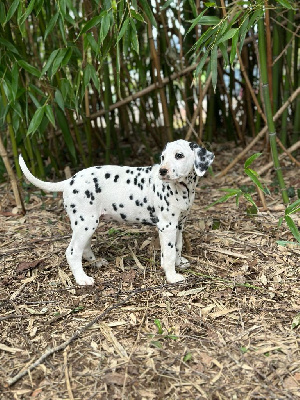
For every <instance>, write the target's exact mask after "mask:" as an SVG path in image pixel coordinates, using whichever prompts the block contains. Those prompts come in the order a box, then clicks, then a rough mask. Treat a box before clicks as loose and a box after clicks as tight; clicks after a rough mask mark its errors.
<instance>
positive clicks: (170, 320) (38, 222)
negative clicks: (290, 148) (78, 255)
mask: <svg viewBox="0 0 300 400" xmlns="http://www.w3.org/2000/svg"><path fill="white" fill-rule="evenodd" d="M235 152H238V149H236V150H235ZM232 158H233V154H232V149H230V148H229V147H225V146H224V148H223V149H219V157H217V158H216V163H215V166H214V171H215V172H216V171H221V170H222V168H224V166H226V165H227V164H228V162H229V161H230V159H232ZM259 162H261V163H262V164H263V163H265V162H266V160H265V159H263V158H262V159H261V160H260V161H259ZM256 165H257V163H256ZM283 165H284V167H285V179H286V181H287V183H288V185H289V186H294V187H296V186H297V185H298V187H299V178H298V182H297V180H295V179H296V178H295V171H294V169H293V166H292V165H291V164H290V162H289V161H286V162H284V163H283ZM238 170H240V171H242V168H241V166H240V167H236V168H235V169H234V171H232V172H230V173H229V174H228V175H227V176H226V177H225V178H222V179H221V180H220V179H219V180H218V179H217V178H215V179H214V178H212V177H210V176H207V177H205V178H204V179H202V181H201V182H200V184H199V190H198V196H197V200H196V202H195V205H194V207H193V210H192V212H191V215H190V218H189V223H188V224H187V227H186V240H185V251H184V255H185V256H186V257H187V258H189V260H190V261H191V267H190V268H189V269H188V270H187V271H186V272H185V275H186V277H187V279H186V282H185V283H182V284H177V285H168V284H166V283H165V276H164V273H163V271H162V270H161V268H160V265H159V247H158V245H157V240H155V238H156V232H155V230H154V229H151V228H145V227H140V226H129V225H113V224H106V223H101V224H100V226H99V228H98V230H97V232H96V235H95V238H94V241H93V248H94V250H95V253H96V255H97V256H98V257H99V258H100V257H105V258H106V259H107V260H108V261H109V266H107V267H102V268H100V269H97V268H96V267H95V266H88V265H87V264H85V268H86V269H87V270H89V274H91V275H92V276H93V277H94V278H95V281H96V285H95V286H94V287H86V288H82V287H78V286H76V285H74V279H73V277H72V274H71V273H70V271H69V269H68V266H67V263H66V259H65V255H64V252H65V249H66V247H67V243H68V241H69V238H70V233H71V232H70V226H69V222H68V219H67V217H66V215H65V213H64V211H63V207H62V201H61V198H60V197H59V198H56V199H54V198H53V196H52V195H47V196H43V197H41V196H40V195H39V193H38V192H35V189H33V188H32V189H30V193H31V196H30V201H29V203H28V204H27V214H26V215H25V216H21V217H20V216H15V215H12V214H11V213H10V212H8V213H7V212H4V211H9V210H11V209H12V207H13V197H12V193H11V190H10V187H9V186H8V185H2V186H1V189H0V190H1V198H2V200H1V207H2V215H1V216H0V237H1V242H0V260H1V267H0V268H1V277H0V279H1V282H0V300H1V314H0V398H1V399H5V400H6V399H73V398H74V399H145V400H148V399H151V400H152V399H153V400H154V399H155V400H156V399H213V400H216V399H295V398H300V350H299V345H300V337H299V332H300V330H299V329H300V328H299V327H295V328H294V329H292V322H293V320H294V322H295V321H296V320H295V317H297V315H298V314H299V313H300V302H299V294H300V279H299V278H300V275H299V265H300V263H299V255H300V247H299V246H297V245H288V246H286V247H283V246H279V245H278V244H277V243H276V240H279V239H281V240H294V239H293V237H292V235H291V233H290V231H289V230H288V228H287V226H286V225H285V223H284V224H283V225H282V226H281V227H278V219H279V218H280V217H281V216H282V215H283V213H284V208H283V207H282V206H281V199H280V197H279V195H278V194H276V193H275V192H272V197H268V198H267V204H268V206H269V210H268V211H262V210H261V208H260V211H259V214H258V215H257V216H249V215H247V213H246V207H247V206H248V205H247V203H246V201H245V200H243V199H241V202H240V203H241V204H240V206H239V208H237V207H236V206H235V201H234V200H230V201H228V202H226V203H222V204H217V205H215V206H214V207H212V208H210V209H208V210H206V209H205V207H206V206H207V205H208V204H209V203H211V202H212V201H214V200H216V199H218V198H219V197H220V196H221V195H223V194H224V193H223V192H220V191H219V189H220V188H224V187H227V188H228V187H233V185H234V184H236V183H237V182H238V181H239V180H241V179H242V178H243V177H244V176H242V172H238ZM273 178H274V176H273V172H270V171H269V173H268V174H267V175H266V176H265V181H266V182H267V184H268V185H270V186H272V185H271V181H272V179H273ZM253 197H254V199H255V200H256V201H257V203H258V204H259V201H258V197H257V195H256V194H254V196H253ZM293 200H296V198H295V197H294V198H293ZM293 200H292V201H293ZM295 221H296V223H299V217H298V219H297V216H295ZM213 228H217V229H213ZM296 322H297V321H296ZM298 322H300V321H298ZM88 324H89V326H87V325H88ZM79 330H81V331H80V332H78V331H79ZM76 332H78V333H77V334H76ZM74 335H75V336H74ZM73 336H74V338H73V340H72V341H71V342H70V343H69V345H68V346H67V347H65V346H62V348H60V349H56V350H55V351H54V352H53V353H52V354H50V355H48V353H47V352H48V351H49V349H52V348H55V347H56V346H59V345H61V344H63V343H64V342H66V341H67V340H68V339H70V338H72V337H73ZM64 347H65V348H64ZM43 354H44V355H45V357H44V359H43V360H41V362H40V363H39V364H38V365H36V366H35V367H34V368H32V369H31V371H29V372H28V371H27V372H26V373H25V375H24V376H23V377H22V378H20V379H19V380H18V381H17V382H16V383H15V384H13V385H11V386H9V385H8V382H9V380H10V379H11V378H13V377H14V376H15V375H16V374H18V373H19V372H20V371H22V370H24V371H26V370H28V368H29V366H31V364H33V363H34V362H36V361H37V360H39V358H40V357H41V356H42V355H43Z"/></svg>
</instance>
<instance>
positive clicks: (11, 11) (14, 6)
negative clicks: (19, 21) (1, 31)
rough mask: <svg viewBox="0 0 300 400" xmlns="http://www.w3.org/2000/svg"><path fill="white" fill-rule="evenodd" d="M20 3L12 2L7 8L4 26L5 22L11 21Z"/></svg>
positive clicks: (15, 0)
mask: <svg viewBox="0 0 300 400" xmlns="http://www.w3.org/2000/svg"><path fill="white" fill-rule="evenodd" d="M20 3H21V1H20V0H14V1H13V2H12V4H11V6H10V7H9V9H8V11H7V15H6V18H5V21H4V25H5V24H7V22H8V21H9V20H10V19H11V17H12V16H13V15H14V13H15V12H16V9H17V8H18V5H19V4H20Z"/></svg>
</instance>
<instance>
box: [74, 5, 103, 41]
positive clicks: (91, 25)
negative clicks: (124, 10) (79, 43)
mask: <svg viewBox="0 0 300 400" xmlns="http://www.w3.org/2000/svg"><path fill="white" fill-rule="evenodd" d="M106 13H107V11H106V10H105V11H102V13H101V14H100V15H97V16H96V17H93V18H91V19H90V20H89V21H88V22H87V23H86V24H85V25H84V26H83V27H82V28H81V31H80V32H79V34H78V36H77V39H78V38H79V37H80V36H81V35H82V34H83V33H85V32H87V31H89V30H90V29H92V28H94V27H96V26H97V25H99V24H100V22H101V21H102V18H103V15H104V14H106ZM77 39H76V40H77Z"/></svg>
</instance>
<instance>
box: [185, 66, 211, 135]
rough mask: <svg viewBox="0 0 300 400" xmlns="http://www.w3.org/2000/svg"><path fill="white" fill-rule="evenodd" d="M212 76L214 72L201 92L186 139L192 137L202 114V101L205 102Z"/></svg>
mask: <svg viewBox="0 0 300 400" xmlns="http://www.w3.org/2000/svg"><path fill="white" fill-rule="evenodd" d="M211 78H212V73H210V74H209V76H208V78H207V80H206V82H205V86H204V88H203V90H202V91H201V92H200V96H199V101H198V105H197V108H196V110H195V111H194V115H193V118H192V121H191V123H190V127H189V129H188V131H187V134H186V136H185V140H189V139H190V137H191V135H192V132H193V129H194V126H195V123H196V119H197V117H198V115H199V114H202V102H203V99H204V97H205V96H206V93H207V92H208V89H209V86H210V83H211Z"/></svg>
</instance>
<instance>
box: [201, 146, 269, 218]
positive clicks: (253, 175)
mask: <svg viewBox="0 0 300 400" xmlns="http://www.w3.org/2000/svg"><path fill="white" fill-rule="evenodd" d="M261 154H262V153H255V154H253V155H252V156H251V157H249V158H248V159H247V160H246V161H245V164H244V172H245V174H246V175H248V176H249V178H250V179H251V180H252V182H253V183H254V184H255V186H256V187H258V188H259V189H260V190H262V191H263V192H264V193H265V194H269V190H268V189H267V188H264V187H263V185H262V183H261V182H260V180H259V176H258V174H257V172H256V171H254V170H253V169H252V168H250V165H251V164H252V163H253V162H254V161H255V160H256V159H257V158H258V157H259V156H260V155H261ZM220 190H221V191H223V192H226V193H227V194H226V195H225V196H222V197H221V198H219V199H218V200H216V201H214V202H213V203H211V204H210V205H209V206H207V207H206V209H208V208H210V207H213V206H214V205H215V204H218V203H224V202H225V201H227V200H228V199H230V198H232V197H235V199H236V205H237V207H238V206H239V201H240V197H241V196H242V197H244V198H245V199H246V200H247V201H248V202H249V203H250V204H251V206H253V207H254V208H255V210H256V212H257V205H256V203H255V201H254V200H253V197H252V195H251V194H250V193H248V192H249V190H248V187H246V186H243V187H240V188H236V189H220Z"/></svg>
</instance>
